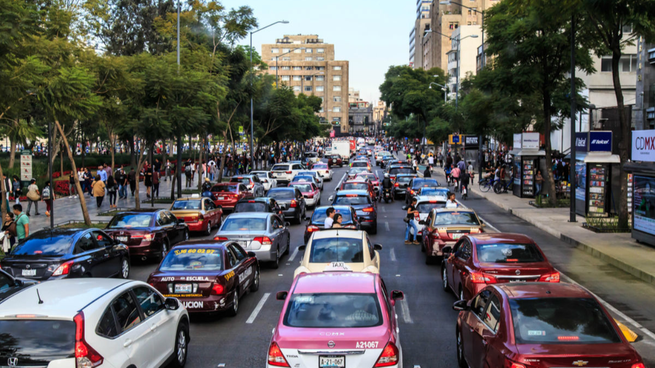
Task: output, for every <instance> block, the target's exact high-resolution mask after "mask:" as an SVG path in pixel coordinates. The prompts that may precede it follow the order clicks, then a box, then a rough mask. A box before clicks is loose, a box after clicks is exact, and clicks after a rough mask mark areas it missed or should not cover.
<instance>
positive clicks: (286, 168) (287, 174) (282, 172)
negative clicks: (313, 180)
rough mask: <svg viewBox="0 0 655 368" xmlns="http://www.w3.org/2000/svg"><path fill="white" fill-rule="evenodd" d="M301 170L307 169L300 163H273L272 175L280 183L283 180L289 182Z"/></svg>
mask: <svg viewBox="0 0 655 368" xmlns="http://www.w3.org/2000/svg"><path fill="white" fill-rule="evenodd" d="M300 171H306V170H305V168H303V167H302V165H301V164H300V163H293V162H291V163H281V164H275V165H273V167H272V168H271V175H273V177H274V178H275V180H277V183H278V184H280V183H281V182H284V183H287V184H289V182H290V181H291V179H293V177H294V176H296V174H298V172H300Z"/></svg>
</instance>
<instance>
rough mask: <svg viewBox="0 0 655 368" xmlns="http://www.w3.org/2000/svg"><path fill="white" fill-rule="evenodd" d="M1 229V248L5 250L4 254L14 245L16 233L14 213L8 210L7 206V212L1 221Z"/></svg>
mask: <svg viewBox="0 0 655 368" xmlns="http://www.w3.org/2000/svg"><path fill="white" fill-rule="evenodd" d="M2 231H3V232H4V238H3V249H2V250H3V251H4V252H5V254H9V253H11V249H12V248H13V247H14V244H16V235H18V234H16V222H15V221H14V214H13V212H11V211H9V208H7V214H6V215H5V219H4V221H3V222H2ZM7 246H8V247H7ZM7 248H8V249H7Z"/></svg>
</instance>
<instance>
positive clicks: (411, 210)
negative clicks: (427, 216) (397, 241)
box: [405, 198, 418, 244]
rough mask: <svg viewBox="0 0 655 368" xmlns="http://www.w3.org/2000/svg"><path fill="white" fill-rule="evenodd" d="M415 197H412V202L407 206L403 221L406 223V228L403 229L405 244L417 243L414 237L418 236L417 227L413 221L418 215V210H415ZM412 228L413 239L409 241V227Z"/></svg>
mask: <svg viewBox="0 0 655 368" xmlns="http://www.w3.org/2000/svg"><path fill="white" fill-rule="evenodd" d="M416 202H417V200H416V198H412V204H410V205H409V206H407V216H406V217H405V222H406V223H407V229H406V230H405V244H412V243H414V244H418V242H417V241H416V238H417V236H418V228H417V227H416V223H415V222H414V218H415V217H416V216H418V211H417V210H416ZM410 228H412V229H414V241H413V242H410V241H409V229H410Z"/></svg>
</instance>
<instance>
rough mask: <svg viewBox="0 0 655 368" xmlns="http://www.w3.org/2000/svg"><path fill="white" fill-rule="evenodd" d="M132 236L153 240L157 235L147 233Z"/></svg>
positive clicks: (133, 237)
mask: <svg viewBox="0 0 655 368" xmlns="http://www.w3.org/2000/svg"><path fill="white" fill-rule="evenodd" d="M131 238H132V239H143V240H145V241H152V239H154V238H155V236H154V235H152V234H145V235H132V236H131Z"/></svg>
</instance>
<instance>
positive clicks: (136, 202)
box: [134, 141, 147, 210]
mask: <svg viewBox="0 0 655 368" xmlns="http://www.w3.org/2000/svg"><path fill="white" fill-rule="evenodd" d="M141 143H143V141H142V142H141ZM145 151H146V150H145V148H144V145H143V144H141V153H140V154H139V164H138V165H137V168H136V190H135V191H134V207H135V208H136V209H137V210H140V209H141V200H140V199H139V178H140V177H141V169H142V168H143V164H144V163H145V161H146V157H147V156H146V155H145V154H144V152H145Z"/></svg>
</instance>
